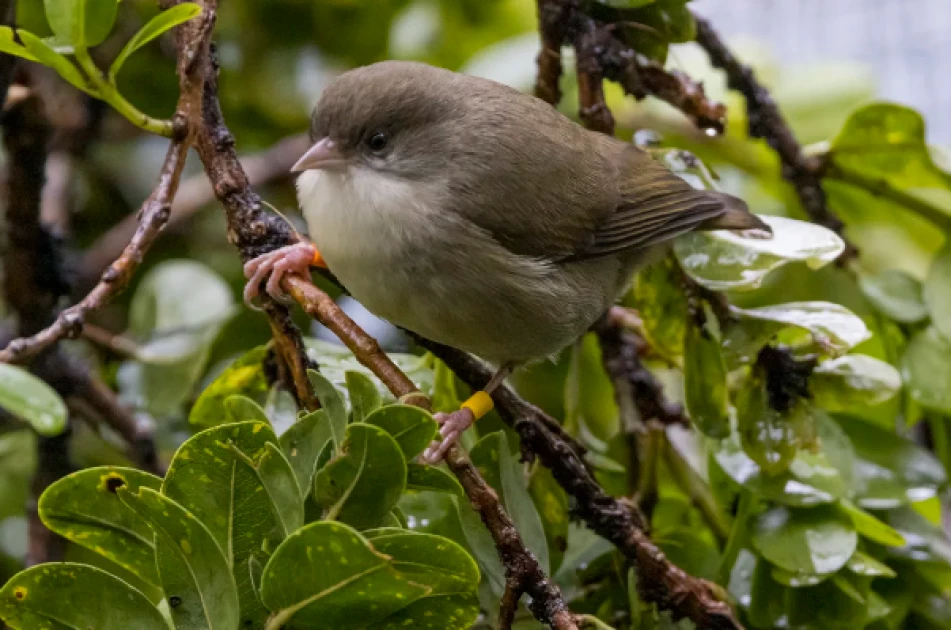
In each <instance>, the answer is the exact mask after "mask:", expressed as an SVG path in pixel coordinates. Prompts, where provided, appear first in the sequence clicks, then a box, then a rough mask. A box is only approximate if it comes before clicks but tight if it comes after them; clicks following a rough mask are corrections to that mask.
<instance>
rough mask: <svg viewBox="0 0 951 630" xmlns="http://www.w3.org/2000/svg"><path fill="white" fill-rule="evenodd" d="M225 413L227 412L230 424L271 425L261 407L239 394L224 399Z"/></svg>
mask: <svg viewBox="0 0 951 630" xmlns="http://www.w3.org/2000/svg"><path fill="white" fill-rule="evenodd" d="M225 411H227V412H228V417H229V419H230V421H231V422H252V421H254V422H266V423H268V424H270V423H271V421H270V420H268V417H267V414H266V413H264V409H263V408H262V407H261V405H259V404H257V403H256V402H254V401H253V400H251V399H250V398H248V397H247V396H242V395H241V394H234V395H232V396H228V397H227V398H225Z"/></svg>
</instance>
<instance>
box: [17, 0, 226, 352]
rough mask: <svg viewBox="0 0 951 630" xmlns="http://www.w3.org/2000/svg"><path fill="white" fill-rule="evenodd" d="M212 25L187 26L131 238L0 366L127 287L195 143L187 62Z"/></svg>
mask: <svg viewBox="0 0 951 630" xmlns="http://www.w3.org/2000/svg"><path fill="white" fill-rule="evenodd" d="M214 21H215V15H214V12H208V11H205V12H204V14H203V15H202V16H201V17H199V18H196V19H195V20H194V21H193V22H196V23H197V25H195V26H192V29H193V30H195V31H196V32H198V33H200V36H198V37H195V38H194V39H193V40H191V42H190V45H189V46H188V47H187V48H186V49H183V51H182V54H181V55H180V60H179V69H180V76H179V86H180V90H181V96H180V97H179V101H178V107H177V109H176V112H175V116H174V118H173V126H174V137H173V139H172V142H171V144H170V145H169V148H168V153H167V154H166V156H165V161H164V162H163V164H162V169H161V171H160V173H159V178H158V183H157V184H156V186H155V188H154V189H153V190H152V193H151V194H150V195H149V198H148V199H146V201H145V203H144V204H142V207H141V209H140V210H139V215H138V216H139V225H138V227H137V228H136V232H135V234H134V235H133V237H132V240H131V241H130V242H129V244H128V245H126V247H125V248H124V249H123V251H122V254H120V255H119V257H118V258H117V259H116V260H115V261H114V262H113V263H112V264H111V265H110V266H109V268H108V269H106V271H105V272H104V273H103V274H102V278H101V280H100V281H99V283H98V284H97V285H96V286H95V287H94V288H93V289H92V291H90V292H89V293H88V294H87V295H86V297H84V298H83V299H82V300H80V301H79V302H78V303H77V304H75V305H73V306H71V307H69V308H67V309H65V310H63V311H62V312H60V314H59V315H58V316H57V317H56V320H55V321H54V322H53V323H52V324H51V325H50V326H48V327H47V328H45V329H43V330H41V331H40V332H38V333H36V334H35V335H33V336H31V337H26V338H20V339H15V340H14V341H12V342H10V343H9V344H8V345H7V347H6V348H4V349H3V350H2V351H0V362H5V363H11V362H20V361H24V360H26V359H28V358H30V357H32V356H35V355H36V354H37V353H39V352H40V351H41V350H43V349H44V348H47V347H49V346H51V345H52V344H54V343H55V342H57V341H59V340H60V339H62V338H64V337H77V336H78V335H79V334H80V333H81V332H82V327H83V323H84V321H85V317H86V314H87V313H88V312H90V311H92V310H95V309H98V308H100V307H102V306H103V305H104V304H106V303H108V302H109V301H111V300H112V299H113V298H114V297H115V296H116V295H117V294H118V293H119V292H120V291H122V290H123V289H124V288H125V287H126V286H127V285H128V284H129V281H130V280H131V278H132V276H133V274H134V273H135V271H136V269H138V267H139V265H140V264H141V263H142V261H143V259H144V257H145V254H146V252H147V251H148V250H149V248H150V247H151V246H152V244H153V243H154V242H155V239H156V238H157V237H158V234H159V232H160V231H161V230H162V228H163V227H164V226H165V223H166V222H167V221H168V217H169V213H170V209H171V202H172V199H174V197H175V192H176V191H177V190H178V183H179V180H180V179H181V174H182V169H183V168H184V167H185V158H186V157H187V155H188V148H189V147H190V146H191V144H192V142H193V141H194V139H195V133H196V130H197V128H198V123H199V120H200V116H201V106H202V102H201V97H202V84H203V81H202V73H201V71H200V70H201V68H200V67H199V66H198V65H197V64H194V63H192V60H194V59H195V58H196V57H199V56H201V55H202V54H203V51H206V50H207V48H208V45H209V36H210V33H211V29H212V26H213V25H214Z"/></svg>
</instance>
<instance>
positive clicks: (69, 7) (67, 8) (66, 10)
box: [43, 0, 119, 47]
mask: <svg viewBox="0 0 951 630" xmlns="http://www.w3.org/2000/svg"><path fill="white" fill-rule="evenodd" d="M118 5H119V0H43V6H44V8H45V9H46V19H47V20H48V21H49V23H50V28H52V29H53V32H54V33H55V34H56V35H57V36H58V37H59V38H61V39H62V40H64V41H66V42H69V43H70V44H73V45H75V46H84V47H92V46H96V45H97V44H100V43H101V42H102V41H103V40H104V39H105V38H106V36H107V35H109V33H110V31H112V25H113V24H114V23H115V21H116V11H117V9H118ZM81 10H82V11H84V13H83V12H81Z"/></svg>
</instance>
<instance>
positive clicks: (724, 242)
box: [674, 216, 845, 291]
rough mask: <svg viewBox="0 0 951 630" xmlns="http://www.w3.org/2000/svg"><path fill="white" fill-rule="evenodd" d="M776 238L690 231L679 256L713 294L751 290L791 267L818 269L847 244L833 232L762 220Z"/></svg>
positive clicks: (804, 224) (678, 248)
mask: <svg viewBox="0 0 951 630" xmlns="http://www.w3.org/2000/svg"><path fill="white" fill-rule="evenodd" d="M760 218H761V219H762V220H763V221H764V222H766V223H767V224H768V225H769V226H770V227H771V228H772V229H773V237H772V238H757V237H753V236H747V235H740V234H736V233H734V232H731V231H726V230H717V231H713V232H691V233H689V234H686V235H684V236H681V237H680V238H678V239H677V240H676V241H675V242H674V253H675V254H676V255H677V260H679V261H680V264H681V267H682V268H683V270H684V271H686V272H687V273H688V274H689V275H690V277H691V278H693V279H694V280H696V281H697V282H699V283H700V284H701V285H703V286H705V287H707V288H708V289H712V290H714V291H727V290H734V291H736V290H750V289H755V288H757V287H759V286H760V285H761V284H762V282H763V280H764V279H765V278H766V276H767V275H768V274H769V273H770V272H771V271H773V270H774V269H778V268H779V267H781V266H783V265H785V264H788V263H790V262H799V261H801V262H805V263H806V264H807V265H809V267H811V268H812V269H818V268H819V267H822V266H824V265H826V264H828V263H830V262H832V261H833V260H835V259H836V258H838V257H839V254H841V253H842V251H843V249H844V247H845V245H844V243H843V242H842V239H841V238H839V237H838V236H837V235H836V234H835V233H834V232H832V231H831V230H829V229H827V228H824V227H822V226H819V225H816V224H814V223H807V222H805V221H797V220H795V219H788V218H785V217H774V216H760Z"/></svg>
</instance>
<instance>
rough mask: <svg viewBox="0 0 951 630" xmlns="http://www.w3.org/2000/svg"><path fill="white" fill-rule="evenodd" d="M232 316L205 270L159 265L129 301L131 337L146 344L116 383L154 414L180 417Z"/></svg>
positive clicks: (223, 292)
mask: <svg viewBox="0 0 951 630" xmlns="http://www.w3.org/2000/svg"><path fill="white" fill-rule="evenodd" d="M236 312H237V309H236V306H235V303H234V298H233V296H232V294H231V289H230V287H229V286H228V284H227V283H226V282H225V281H224V280H223V279H222V278H221V277H220V276H219V275H218V274H217V273H215V272H214V271H213V270H212V269H211V268H210V267H208V266H207V265H204V264H202V263H199V262H195V261H191V260H166V261H163V262H161V263H159V264H158V265H156V266H155V267H153V268H152V269H150V270H149V271H148V273H146V275H145V277H144V278H143V279H142V281H141V282H140V283H139V285H138V287H136V290H135V293H134V295H133V296H132V303H131V304H130V306H129V332H130V333H131V334H132V335H133V336H135V337H136V338H139V339H146V340H147V341H146V342H144V343H143V344H141V345H140V346H139V350H138V352H137V353H136V358H137V359H138V361H134V362H132V361H129V362H126V363H124V364H123V365H122V367H121V368H120V372H119V379H120V382H123V383H125V385H126V388H127V389H131V390H133V391H134V392H135V394H136V395H137V397H139V398H141V403H140V404H141V405H142V406H143V407H145V408H146V409H148V410H149V411H151V412H152V413H155V414H158V415H165V414H172V413H177V412H179V411H180V409H181V405H182V404H183V403H184V402H185V401H186V400H187V399H188V398H189V397H190V396H191V395H192V392H193V389H194V387H195V385H196V384H197V383H198V380H199V379H200V378H201V376H202V374H203V373H204V371H205V366H206V364H207V362H208V356H209V354H210V352H211V346H212V344H213V343H214V341H215V339H216V338H217V337H218V333H219V332H220V331H221V329H222V327H223V326H224V325H225V323H226V322H227V321H228V320H230V319H231V318H232V317H233V316H234V314H235V313H236ZM234 393H241V392H229V394H234ZM224 417H225V416H222V418H224ZM219 422H220V421H219Z"/></svg>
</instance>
